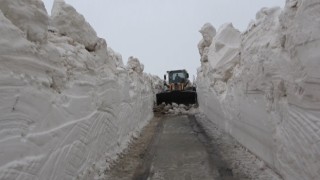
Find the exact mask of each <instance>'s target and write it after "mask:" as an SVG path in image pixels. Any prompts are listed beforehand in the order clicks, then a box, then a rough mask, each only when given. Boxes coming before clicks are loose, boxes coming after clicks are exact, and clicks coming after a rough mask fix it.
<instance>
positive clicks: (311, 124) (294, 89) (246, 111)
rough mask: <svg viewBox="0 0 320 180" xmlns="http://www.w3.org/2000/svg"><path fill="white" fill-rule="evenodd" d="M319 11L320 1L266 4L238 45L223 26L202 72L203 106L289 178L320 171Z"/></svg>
mask: <svg viewBox="0 0 320 180" xmlns="http://www.w3.org/2000/svg"><path fill="white" fill-rule="evenodd" d="M319 12H320V3H319V2H318V1H317V0H309V1H307V0H291V1H287V3H286V6H285V9H284V10H281V9H280V8H263V9H262V10H261V11H259V12H258V13H257V16H256V20H255V21H253V22H251V23H250V25H249V27H248V29H247V30H246V31H245V32H243V33H242V34H241V37H240V38H239V39H240V40H239V41H235V42H233V43H220V42H221V41H222V42H228V37H238V35H237V36H236V34H237V33H232V34H233V36H232V35H230V36H224V35H223V34H226V33H230V32H236V30H232V28H231V27H229V28H226V25H224V26H223V27H221V28H220V29H221V31H220V30H219V31H218V33H217V35H216V36H215V37H214V38H213V41H212V44H211V46H210V48H209V53H208V63H203V64H202V66H201V68H199V70H198V79H197V83H198V96H199V104H200V109H201V110H202V111H204V113H205V114H206V115H207V116H208V117H209V118H210V119H212V120H213V121H214V122H215V123H216V124H218V125H219V127H220V128H223V129H224V130H226V131H227V132H229V133H230V134H231V135H232V136H234V137H235V138H236V139H237V140H238V141H239V142H240V143H241V144H243V145H244V146H245V147H247V148H248V149H250V151H252V152H253V153H255V154H256V155H258V156H259V157H260V158H262V159H263V160H264V161H265V162H266V163H267V164H268V165H269V166H271V167H272V168H273V169H275V170H276V171H277V172H278V173H279V174H281V175H282V177H283V178H284V179H317V178H318V177H319V175H320V174H319V172H320V169H319V167H320V166H319V163H320V159H319V155H320V144H319V143H318V140H317V139H319V129H320V125H319V122H320V119H319V117H320V113H319V112H320V109H319V107H320V100H319V99H320V94H319V92H320V91H319V90H320V85H319V84H320V83H319V82H320V81H319V79H320V78H319V77H320V74H319V71H318V69H319V68H320V64H319V57H320V54H319V50H318V49H319V45H320V41H319V40H320V36H319V34H320V32H319V29H320V27H319V26H320V25H319V24H320V18H319V17H320V14H319ZM232 39H233V40H235V39H237V38H232ZM217 44H218V48H216V47H217ZM220 44H222V45H220ZM225 44H226V45H225ZM239 44H241V45H239ZM237 54H238V55H237ZM223 77H226V78H223Z"/></svg>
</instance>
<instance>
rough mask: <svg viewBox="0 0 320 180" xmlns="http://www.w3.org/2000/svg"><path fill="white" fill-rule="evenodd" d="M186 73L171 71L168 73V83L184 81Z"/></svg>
mask: <svg viewBox="0 0 320 180" xmlns="http://www.w3.org/2000/svg"><path fill="white" fill-rule="evenodd" d="M185 79H186V75H185V73H184V72H171V73H170V75H169V83H181V82H185Z"/></svg>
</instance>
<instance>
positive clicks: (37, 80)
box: [0, 0, 161, 180]
mask: <svg viewBox="0 0 320 180" xmlns="http://www.w3.org/2000/svg"><path fill="white" fill-rule="evenodd" d="M0 10H1V11H0V35H1V36H0V147H1V148H0V179H3V180H4V179H5V180H21V179H24V180H28V179H30V180H37V179H38V180H42V179H48V180H49V179H57V180H61V179H76V178H78V179H86V175H87V174H90V173H91V174H92V172H96V173H97V174H98V175H99V173H101V174H103V173H102V172H103V171H104V170H105V169H106V168H107V167H108V165H110V162H111V161H113V160H114V159H116V157H117V156H118V154H119V153H120V152H122V151H123V150H124V149H125V148H126V147H127V145H128V143H129V142H130V140H131V138H132V137H133V136H136V135H138V133H139V131H140V130H141V128H142V127H143V126H145V125H146V124H147V122H148V121H149V120H150V119H151V118H152V117H153V113H152V108H153V101H154V99H153V97H154V94H153V92H154V89H153V87H155V86H156V85H155V84H154V83H153V82H154V80H156V81H161V80H159V79H157V78H156V77H153V76H151V75H147V74H145V73H143V65H142V64H141V63H140V62H139V61H138V59H136V58H133V57H131V58H129V61H128V64H127V65H124V64H123V63H122V59H121V56H120V55H119V54H118V53H116V52H114V51H113V50H112V49H111V48H109V47H107V44H106V41H105V40H104V39H101V38H99V37H97V35H96V32H95V31H94V30H93V29H92V27H91V26H90V25H89V24H88V23H87V22H86V21H85V19H84V17H83V16H82V15H80V14H78V13H77V11H76V10H75V9H74V8H73V7H71V6H69V5H67V4H65V2H64V1H61V0H58V1H55V4H54V7H53V10H52V16H51V17H48V14H47V11H46V9H45V7H44V4H43V2H42V1H40V0H14V1H12V0H1V1H0Z"/></svg>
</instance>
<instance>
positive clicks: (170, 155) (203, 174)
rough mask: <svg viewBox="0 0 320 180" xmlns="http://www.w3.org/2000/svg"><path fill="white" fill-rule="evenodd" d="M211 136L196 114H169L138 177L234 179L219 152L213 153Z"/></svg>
mask: <svg viewBox="0 0 320 180" xmlns="http://www.w3.org/2000/svg"><path fill="white" fill-rule="evenodd" d="M208 140H209V139H208V138H207V137H206V135H205V134H204V132H203V131H202V130H201V129H200V128H199V126H198V125H197V124H196V121H195V119H194V117H193V116H189V117H188V116H175V117H167V118H165V119H164V120H163V121H162V125H161V126H160V129H159V132H158V134H156V137H155V139H154V141H153V143H152V146H151V148H150V149H149V152H148V156H147V157H146V158H145V160H144V163H143V166H142V168H141V169H138V171H137V173H136V175H135V177H134V179H136V180H138V179H139V180H143V179H150V180H170V179H172V180H209V179H210V180H212V179H234V178H233V176H232V171H231V170H230V169H229V168H228V167H226V166H224V163H223V162H222V161H221V159H220V158H219V157H218V154H217V156H214V155H213V154H211V155H209V154H210V153H209V152H210V151H212V148H213V147H210V144H209V143H208V142H209V141H208ZM217 164H219V166H217Z"/></svg>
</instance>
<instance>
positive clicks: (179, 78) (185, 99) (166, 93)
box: [156, 69, 197, 105]
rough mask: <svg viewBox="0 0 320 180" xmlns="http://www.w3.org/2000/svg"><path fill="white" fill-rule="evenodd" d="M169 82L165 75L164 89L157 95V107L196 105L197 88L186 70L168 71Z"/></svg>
mask: <svg viewBox="0 0 320 180" xmlns="http://www.w3.org/2000/svg"><path fill="white" fill-rule="evenodd" d="M167 74H168V81H167V78H166V75H164V89H163V90H162V92H160V93H158V94H156V97H157V105H160V104H162V103H163V102H164V103H166V104H172V103H177V104H185V105H189V104H196V103H197V93H196V88H195V87H194V86H193V85H192V83H191V82H190V81H189V74H188V72H187V71H186V70H185V69H182V70H172V71H167Z"/></svg>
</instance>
